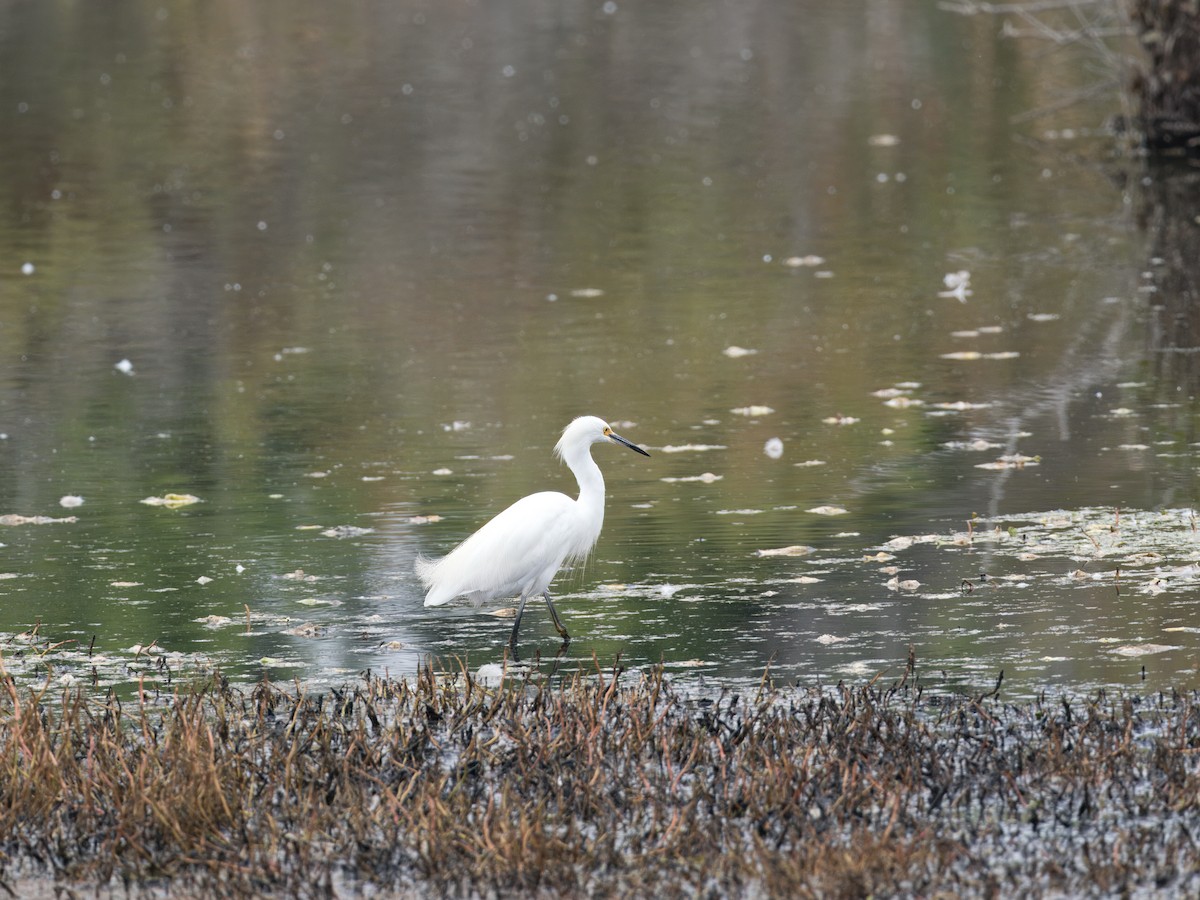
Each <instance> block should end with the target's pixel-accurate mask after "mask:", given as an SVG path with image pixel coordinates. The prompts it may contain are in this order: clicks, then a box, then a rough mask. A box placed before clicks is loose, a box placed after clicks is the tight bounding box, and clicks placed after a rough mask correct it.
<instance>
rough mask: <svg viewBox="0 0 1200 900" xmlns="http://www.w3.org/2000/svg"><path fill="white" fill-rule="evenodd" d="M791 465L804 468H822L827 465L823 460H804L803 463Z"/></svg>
mask: <svg viewBox="0 0 1200 900" xmlns="http://www.w3.org/2000/svg"><path fill="white" fill-rule="evenodd" d="M792 465H794V466H799V467H801V468H806V467H811V466H824V465H827V463H826V462H825V460H823V459H806V460H804V462H798V463H792Z"/></svg>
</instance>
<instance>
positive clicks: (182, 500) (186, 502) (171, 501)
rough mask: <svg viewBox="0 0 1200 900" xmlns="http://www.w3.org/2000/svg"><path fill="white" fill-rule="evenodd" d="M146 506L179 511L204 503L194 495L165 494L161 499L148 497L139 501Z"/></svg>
mask: <svg viewBox="0 0 1200 900" xmlns="http://www.w3.org/2000/svg"><path fill="white" fill-rule="evenodd" d="M138 502H140V503H144V504H146V506H164V507H166V508H167V509H179V508H180V507H184V506H191V505H192V504H193V503H203V502H204V501H203V500H201V499H200V498H199V497H196V496H194V495H192V494H163V495H162V496H161V497H147V498H146V499H145V500H140V501H138Z"/></svg>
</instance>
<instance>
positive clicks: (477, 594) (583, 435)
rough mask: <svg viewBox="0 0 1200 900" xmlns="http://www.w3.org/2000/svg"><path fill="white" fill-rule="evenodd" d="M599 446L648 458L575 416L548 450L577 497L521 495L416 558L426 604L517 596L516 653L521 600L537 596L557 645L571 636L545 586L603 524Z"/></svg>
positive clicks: (591, 542)
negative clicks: (437, 550) (446, 546)
mask: <svg viewBox="0 0 1200 900" xmlns="http://www.w3.org/2000/svg"><path fill="white" fill-rule="evenodd" d="M600 441H611V442H612V443H615V444H623V445H624V446H626V447H628V448H629V449H630V450H635V451H636V452H638V453H640V454H642V455H643V456H649V455H650V454H649V453H647V452H646V451H645V450H643V449H642V448H641V447H638V446H637V445H635V444H633V443H630V442H629V441H627V440H625V438H623V437H620V436H619V435H617V434H616V433H615V432H613V430H612V429H611V428H609V427H608V424H607V423H606V422H604V420H602V419H598V418H596V417H595V416H581V417H580V418H578V419H576V420H575V421H574V422H572V423H571V424H570V425H568V426H567V427H566V429H565V430H564V431H563V434H562V437H561V438H560V439H559V441H558V444H557V445H555V447H554V452H555V453H556V454H557V455H558V457H559V458H560V459H561V460H562V461H563V462H565V463H566V464H567V467H568V468H569V469H570V470H571V471H572V472H573V473H574V474H575V480H576V481H578V482H579V498H578V499H577V500H572V499H571V498H570V497H568V496H567V495H566V494H560V493H558V492H557V491H541V492H540V493H537V494H530V495H529V496H528V497H523V498H521V499H520V500H518V501H517V502H516V503H514V504H513V505H512V506H510V507H509V508H508V509H506V510H504V512H502V513H500V514H499V515H498V516H496V517H495V518H493V519H492V520H491V521H489V522H488V523H487V524H486V525H484V526H483V527H482V528H480V529H479V530H478V531H476V532H475V533H474V534H473V535H471V536H470V537H469V538H467V539H466V540H465V541H463V542H462V543H461V544H459V545H458V546H457V547H455V548H454V549H453V550H451V551H450V553H448V554H447V555H446V556H444V557H442V558H441V559H425V558H421V559H418V560H417V575H418V576H420V578H421V581H422V582H424V583H425V586H426V587H427V588H428V589H429V593H428V594H426V596H425V605H426V606H441V605H442V604H444V603H448V602H449V601H451V600H453V599H454V598H455V597H466V598H467V599H469V600H470V601H471V602H472V603H474V604H475V605H476V606H478V605H479V604H481V603H483V602H485V601H487V600H493V599H495V598H497V597H516V596H519V597H520V598H521V604H520V606H519V607H518V608H517V619H516V621H515V622H514V623H513V630H512V637H510V638H509V645H510V646H511V647H512V650H513V655H514V657H515V656H516V650H517V631H518V630H519V629H520V627H521V615H522V613H524V612H525V601H526V600H528V599H529V598H530V597H531V596H533V595H535V594H541V595H542V597H543V598H545V600H546V608H547V609H549V610H550V618H551V619H553V620H554V627H555V628H556V629H558V633H559V634H560V635H562V639H563V645H564V646H565V645H566V644H567V643H568V642H569V641H570V640H571V637H570V635H569V634H567V629H566V628H565V627H564V626H563V623H562V621H561V620H560V619H559V618H558V612H557V611H556V610H555V609H554V603H553V602H552V601H551V599H550V590H549V588H550V582H551V581H553V580H554V576H555V574H557V572H558V570H559V569H560V568H561V567H562V565H563V563H564V562H567V561H579V560H583V559H584V558H586V557H587V555H588V554H589V553H591V551H592V547H594V546H595V545H596V539H597V538H599V537H600V528H601V527H602V526H603V524H604V476H603V475H601V474H600V467H599V466H597V465H596V463H595V461H594V460H593V459H592V452H591V446H592V444H596V443H599V442H600Z"/></svg>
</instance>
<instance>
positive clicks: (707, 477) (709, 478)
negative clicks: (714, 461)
mask: <svg viewBox="0 0 1200 900" xmlns="http://www.w3.org/2000/svg"><path fill="white" fill-rule="evenodd" d="M724 477H725V476H724V475H714V474H713V473H712V472H705V473H704V474H703V475H684V476H682V477H679V478H674V477H671V476H667V477H665V478H660V479H659V481H665V482H666V483H667V484H677V483H681V482H688V481H699V482H701V483H703V484H712V483H713V482H714V481H720V480H721V479H722V478H724Z"/></svg>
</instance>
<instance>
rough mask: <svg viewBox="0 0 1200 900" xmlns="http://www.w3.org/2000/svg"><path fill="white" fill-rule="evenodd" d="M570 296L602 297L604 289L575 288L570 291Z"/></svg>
mask: <svg viewBox="0 0 1200 900" xmlns="http://www.w3.org/2000/svg"><path fill="white" fill-rule="evenodd" d="M571 296H572V297H585V298H590V297H603V296H604V291H603V290H601V289H600V288H575V289H574V290H573V291H571Z"/></svg>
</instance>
